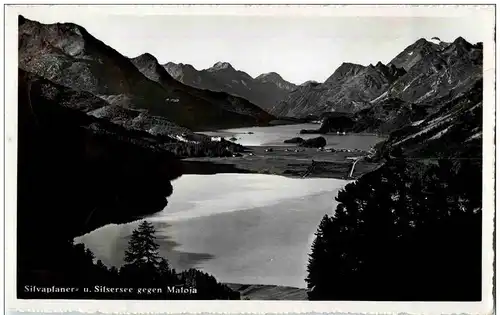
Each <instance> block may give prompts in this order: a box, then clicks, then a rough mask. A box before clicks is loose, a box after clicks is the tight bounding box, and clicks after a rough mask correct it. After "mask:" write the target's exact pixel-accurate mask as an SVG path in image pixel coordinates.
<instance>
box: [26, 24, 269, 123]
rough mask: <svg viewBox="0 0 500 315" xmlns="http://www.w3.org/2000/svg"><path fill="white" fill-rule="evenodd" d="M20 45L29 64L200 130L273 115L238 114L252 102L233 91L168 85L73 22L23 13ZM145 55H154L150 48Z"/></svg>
mask: <svg viewBox="0 0 500 315" xmlns="http://www.w3.org/2000/svg"><path fill="white" fill-rule="evenodd" d="M18 51H19V67H20V68H21V69H23V70H26V71H28V72H32V73H35V74H37V75H40V76H42V77H45V78H47V79H49V80H51V81H53V82H55V83H58V84H61V85H63V86H68V87H71V88H73V89H75V90H79V91H87V92H90V93H92V94H94V95H96V96H98V97H100V98H102V99H104V100H106V101H107V102H108V103H110V104H111V105H117V106H121V107H124V108H132V109H145V110H147V111H148V112H149V113H150V114H151V115H153V116H161V117H165V118H167V119H169V120H171V121H172V122H174V123H176V124H178V125H181V126H183V127H188V128H191V129H197V130H200V129H211V128H219V127H234V126H252V125H260V124H267V123H268V122H269V121H270V120H272V119H273V117H272V116H271V115H268V114H267V113H264V112H263V111H262V110H261V109H258V110H260V114H259V115H258V117H257V116H248V115H246V114H243V115H242V114H238V113H237V112H235V111H237V109H235V110H231V111H228V110H227V109H228V108H230V107H231V106H240V105H241V104H246V105H248V104H247V103H248V102H245V101H243V100H241V101H239V102H235V101H234V97H233V96H229V95H228V94H220V95H218V98H217V99H215V98H213V97H212V96H207V95H204V93H205V92H203V91H195V90H193V89H192V88H191V87H187V86H184V85H180V84H177V82H176V81H175V80H173V79H172V80H171V81H169V80H166V81H169V82H164V83H165V84H163V85H162V84H160V83H158V82H156V81H154V80H151V79H149V78H147V77H146V76H144V75H143V73H141V72H140V71H139V69H137V67H136V66H135V65H134V64H133V62H132V61H131V60H129V58H127V57H125V56H123V55H121V54H120V53H119V52H117V51H116V50H114V49H113V48H111V47H109V46H107V45H106V44H105V43H103V42H102V41H100V40H99V39H97V38H95V37H93V36H92V35H91V34H89V33H88V32H87V31H86V30H85V29H84V28H83V27H81V26H78V25H76V24H73V23H55V24H42V23H39V22H36V21H32V20H29V19H26V18H25V17H23V16H20V17H19V49H18ZM145 57H148V59H151V57H153V58H154V56H152V55H150V54H149V55H145V56H143V58H145ZM154 59H155V60H156V58H154ZM157 70H158V69H157ZM166 85H167V86H168V85H175V88H165V86H166ZM207 98H211V100H210V101H208V100H207ZM172 99H177V100H178V101H173V102H172V101H170V100H172ZM248 106H251V105H248ZM256 110H257V109H256Z"/></svg>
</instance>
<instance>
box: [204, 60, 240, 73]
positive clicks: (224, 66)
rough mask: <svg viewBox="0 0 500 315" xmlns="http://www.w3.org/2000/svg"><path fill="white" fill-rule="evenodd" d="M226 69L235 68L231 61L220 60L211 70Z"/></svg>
mask: <svg viewBox="0 0 500 315" xmlns="http://www.w3.org/2000/svg"><path fill="white" fill-rule="evenodd" d="M226 69H231V70H234V68H233V66H231V64H230V63H229V62H222V61H218V62H216V63H215V64H214V65H213V66H212V67H211V68H210V69H208V70H209V71H211V70H212V71H218V70H226Z"/></svg>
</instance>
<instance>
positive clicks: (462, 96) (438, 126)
mask: <svg viewBox="0 0 500 315" xmlns="http://www.w3.org/2000/svg"><path fill="white" fill-rule="evenodd" d="M482 100H483V82H482V80H478V81H477V82H476V83H475V84H474V85H473V86H472V87H471V88H470V89H469V90H468V91H466V92H459V94H458V95H456V96H455V97H453V98H451V99H450V98H448V97H442V98H439V99H435V100H434V101H433V102H432V103H430V104H427V105H428V107H427V113H426V115H425V116H424V117H423V118H422V119H419V120H416V119H415V118H414V117H411V116H412V114H413V113H410V114H409V115H407V116H408V117H409V119H408V120H411V121H412V122H410V123H408V124H406V125H404V126H403V127H401V128H400V129H398V130H395V131H393V132H392V133H391V134H390V136H389V139H388V140H386V141H385V142H384V143H383V145H382V147H381V149H380V152H381V154H382V155H383V154H389V155H390V154H391V152H393V151H394V150H397V151H400V152H404V155H405V156H412V157H419V158H423V159H425V158H439V157H466V158H470V159H476V160H478V161H477V163H481V161H480V160H481V156H482V125H483V124H482V118H483V101H482Z"/></svg>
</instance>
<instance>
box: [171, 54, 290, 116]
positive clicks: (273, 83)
mask: <svg viewBox="0 0 500 315" xmlns="http://www.w3.org/2000/svg"><path fill="white" fill-rule="evenodd" d="M163 67H164V68H165V69H166V70H167V72H168V73H169V74H170V75H171V76H172V77H174V78H175V79H176V80H178V81H180V82H182V83H184V84H187V85H190V86H192V87H196V88H199V89H207V90H211V91H223V92H226V93H229V94H232V95H236V96H240V97H243V98H245V99H247V100H249V101H250V102H252V103H254V104H256V105H258V106H260V107H261V108H263V109H265V110H269V109H270V108H272V106H273V105H275V104H276V103H277V102H279V101H281V100H282V99H283V98H284V97H285V96H286V95H287V94H288V93H289V92H291V91H293V90H295V89H296V88H297V86H296V85H295V84H292V83H290V82H288V81H286V80H284V79H283V78H282V77H281V76H280V75H279V74H277V73H275V72H270V73H265V74H261V75H259V76H258V77H257V78H255V79H254V78H252V77H251V76H250V75H248V74H247V73H246V72H243V71H239V70H236V69H234V68H233V66H232V65H231V64H229V63H227V62H217V63H216V64H214V65H213V66H212V67H211V68H208V69H204V70H200V71H198V70H196V69H195V68H194V67H193V66H191V65H185V64H182V63H180V64H175V63H173V62H169V63H167V64H165V65H163Z"/></svg>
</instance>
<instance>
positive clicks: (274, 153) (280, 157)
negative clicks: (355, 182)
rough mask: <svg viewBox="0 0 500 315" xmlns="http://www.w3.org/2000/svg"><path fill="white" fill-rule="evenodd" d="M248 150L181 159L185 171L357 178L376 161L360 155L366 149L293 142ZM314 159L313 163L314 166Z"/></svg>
mask: <svg viewBox="0 0 500 315" xmlns="http://www.w3.org/2000/svg"><path fill="white" fill-rule="evenodd" d="M248 148H249V152H246V153H243V154H242V156H236V157H201V158H187V159H184V160H183V163H184V173H185V174H216V173H260V174H273V175H282V176H287V177H316V178H338V179H350V178H357V177H359V176H361V175H363V174H365V173H367V172H370V171H372V170H374V169H376V168H377V167H379V163H373V162H368V161H366V160H365V159H360V160H359V161H358V162H357V163H356V165H355V168H354V171H353V172H352V174H351V171H352V165H353V163H354V160H355V159H357V158H359V157H365V156H367V155H368V153H367V152H366V151H361V150H352V151H351V152H340V151H334V152H329V151H319V150H317V149H315V148H298V147H295V146H249V147H248ZM313 161H314V167H313Z"/></svg>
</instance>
